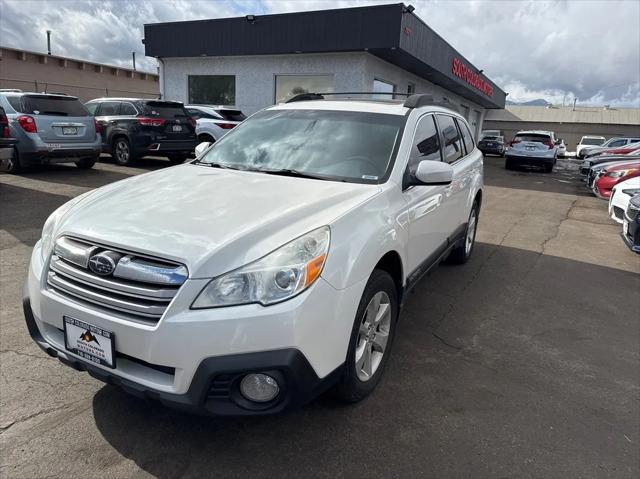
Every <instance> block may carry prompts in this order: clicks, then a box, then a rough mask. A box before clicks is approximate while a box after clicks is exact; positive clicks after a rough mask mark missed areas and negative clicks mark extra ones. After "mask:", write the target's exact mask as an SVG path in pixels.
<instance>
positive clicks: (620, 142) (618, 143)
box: [609, 140, 627, 148]
mask: <svg viewBox="0 0 640 479" xmlns="http://www.w3.org/2000/svg"><path fill="white" fill-rule="evenodd" d="M626 144H627V140H616V141H612V142H611V143H610V144H609V148H611V147H617V146H624V145H626Z"/></svg>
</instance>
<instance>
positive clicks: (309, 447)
mask: <svg viewBox="0 0 640 479" xmlns="http://www.w3.org/2000/svg"><path fill="white" fill-rule="evenodd" d="M502 164H503V161H502V160H500V159H499V158H493V157H489V158H487V160H486V163H485V174H486V178H485V182H486V187H485V195H484V198H485V199H484V204H483V210H482V213H481V216H480V227H479V233H478V241H479V243H478V244H477V245H476V250H475V253H474V257H473V258H472V260H471V261H470V262H469V263H468V264H466V265H465V266H462V267H455V266H444V265H443V266H441V267H439V268H437V269H436V270H435V271H434V272H433V273H432V274H431V275H430V276H428V277H426V278H424V279H423V280H422V282H421V284H420V285H419V286H418V287H417V288H416V289H415V290H414V292H413V294H412V295H411V297H410V298H409V301H408V303H407V304H406V308H405V310H404V312H403V313H402V316H401V322H400V324H399V329H398V335H397V338H396V343H395V345H394V351H393V355H392V358H391V360H390V362H389V367H388V369H387V371H386V374H385V378H384V379H383V382H382V383H381V385H380V387H379V388H378V390H377V391H376V392H375V393H374V394H373V395H372V396H371V397H369V398H368V399H367V400H365V401H364V402H362V403H360V404H357V405H353V406H344V405H341V404H339V403H337V402H336V401H335V400H334V399H333V398H332V397H331V396H330V395H326V396H323V397H321V398H319V399H318V400H316V401H315V402H313V403H312V404H310V405H308V406H307V407H305V408H304V409H302V410H299V411H296V412H293V413H290V414H288V415H285V416H278V417H266V418H252V419H226V420H221V419H216V418H202V417H193V416H186V415H183V414H179V413H175V412H172V411H170V410H166V409H164V408H163V407H161V406H159V405H156V404H151V403H145V402H142V401H140V400H138V399H135V398H133V397H130V396H128V395H126V394H125V393H123V392H121V391H120V390H119V389H117V388H115V387H112V386H106V385H104V384H102V383H99V382H97V381H96V380H94V379H92V378H90V377H89V376H88V375H87V374H86V373H78V372H76V371H73V370H71V369H69V368H67V367H64V366H63V365H61V364H60V363H59V362H58V361H57V360H55V359H52V358H49V357H48V356H46V355H45V354H44V353H43V352H41V351H40V349H38V348H37V347H36V346H35V344H33V343H32V342H31V339H30V338H29V335H28V333H27V329H26V326H25V323H24V320H23V315H22V310H21V301H20V299H21V288H22V284H23V282H24V279H25V277H26V271H27V264H28V260H29V255H30V251H31V248H32V247H33V245H34V244H35V242H36V241H37V239H38V238H39V236H40V231H41V228H42V225H43V223H44V220H45V219H46V217H47V216H48V214H49V213H50V212H51V211H53V210H54V209H55V208H56V207H57V206H59V205H61V204H62V203H64V202H65V201H67V200H68V199H69V198H71V197H73V196H75V195H78V194H80V193H82V192H84V191H87V190H89V189H91V188H95V187H98V186H101V185H103V184H106V183H110V182H113V181H116V180H118V179H121V178H125V177H127V176H129V175H133V174H139V173H143V172H145V171H148V170H151V169H155V168H161V167H165V166H169V163H168V162H166V161H163V160H154V159H145V160H143V161H142V162H141V164H140V165H138V167H136V168H121V167H117V166H116V165H114V164H113V163H110V162H103V163H100V164H98V165H96V167H95V169H93V170H89V171H82V170H78V169H76V168H75V167H72V166H71V167H69V166H57V167H50V168H47V169H44V170H41V171H33V172H29V173H27V174H24V175H22V176H10V175H1V176H0V201H1V206H0V215H1V216H0V221H1V225H0V237H1V251H0V255H1V257H0V288H1V292H2V294H1V301H2V308H1V309H2V311H1V317H0V326H1V329H0V333H1V334H0V373H1V377H0V381H1V382H0V448H1V450H0V477H3V478H14V477H16V478H40V477H60V478H70V477H101V478H102V477H104V478H123V477H160V478H174V477H175V478H178V477H180V478H182V477H185V478H199V477H225V478H226V477H265V478H275V477H285V476H286V477H332V478H333V477H349V478H360V477H369V478H371V477H382V478H390V477H438V478H448V477H474V478H483V477H536V478H541V477H545V478H560V477H639V476H640V465H639V464H640V447H639V444H640V401H639V400H640V321H639V319H640V307H639V306H640V256H637V255H634V254H633V253H631V252H630V251H629V250H628V249H627V248H626V247H625V246H624V244H623V243H622V241H621V240H620V238H619V236H618V234H619V231H620V226H619V225H617V224H615V223H613V222H612V221H610V220H609V219H608V217H607V214H606V203H605V202H603V201H600V200H598V199H596V198H595V197H593V196H591V195H590V193H588V192H587V191H586V190H585V189H584V187H583V186H582V184H581V183H580V181H579V179H578V175H577V171H576V167H575V164H574V163H572V162H571V161H561V162H560V163H559V165H558V168H557V170H556V171H555V172H554V173H553V174H551V175H548V174H544V173H537V172H528V171H505V170H504V169H503V168H502ZM176 201H179V198H176ZM131 207H132V208H135V205H131Z"/></svg>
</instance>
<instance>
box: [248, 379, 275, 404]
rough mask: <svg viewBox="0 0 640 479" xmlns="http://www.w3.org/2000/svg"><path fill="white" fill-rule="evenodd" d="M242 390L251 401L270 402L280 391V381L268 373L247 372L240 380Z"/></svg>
mask: <svg viewBox="0 0 640 479" xmlns="http://www.w3.org/2000/svg"><path fill="white" fill-rule="evenodd" d="M240 392H241V393H242V395H243V396H244V397H245V398H247V399H248V400H249V401H253V402H268V401H271V400H272V399H273V398H275V397H276V396H277V395H278V392H280V387H279V386H278V382H277V381H276V380H275V379H273V378H272V377H271V376H268V375H266V374H262V373H257V374H247V375H246V376H245V377H244V378H242V381H241V382H240Z"/></svg>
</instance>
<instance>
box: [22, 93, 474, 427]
mask: <svg viewBox="0 0 640 479" xmlns="http://www.w3.org/2000/svg"><path fill="white" fill-rule="evenodd" d="M293 100H294V101H291V100H290V101H289V102H288V103H286V104H282V105H277V106H273V107H270V108H267V109H265V110H262V111H260V112H258V113H256V114H255V115H253V116H252V117H251V118H249V119H248V120H246V121H245V122H244V123H242V124H241V125H239V126H238V127H236V128H235V129H234V130H233V131H231V132H230V133H229V134H227V135H226V136H225V137H224V138H222V139H221V140H220V141H218V142H217V143H216V144H215V145H213V146H212V147H210V148H208V149H207V150H206V151H205V152H204V153H202V154H201V155H200V156H199V157H198V158H197V159H196V160H195V161H191V162H190V163H187V164H184V165H179V166H175V167H171V168H167V169H163V170H159V171H155V172H152V173H148V174H145V175H140V176H136V177H133V178H129V179H126V180H123V181H119V182H117V183H113V184H110V185H107V186H104V187H102V188H99V189H97V190H94V191H91V192H89V193H86V194H84V195H81V196H79V197H77V198H75V199H73V200H71V201H69V202H68V203H66V204H65V205H63V206H62V207H60V208H59V209H58V210H56V211H55V212H54V213H53V214H52V215H51V216H50V217H49V219H48V220H47V221H46V223H45V225H44V228H43V231H42V238H41V240H40V241H39V242H38V243H37V244H36V246H35V248H34V249H33V254H32V257H31V264H30V267H29V277H28V280H27V284H26V286H25V292H24V300H23V302H24V311H25V316H26V321H27V326H28V329H29V332H30V334H31V336H32V337H33V339H34V340H35V341H36V343H37V344H38V345H39V346H40V347H41V348H42V349H43V350H45V351H46V352H47V353H48V354H50V355H51V356H54V357H57V358H58V359H59V360H60V361H62V362H63V363H64V364H66V365H68V366H71V367H73V368H75V369H77V370H83V371H87V372H88V373H89V374H91V375H92V376H94V377H96V378H98V379H100V380H103V381H105V382H108V383H111V384H115V385H119V386H121V387H122V388H124V389H125V390H126V391H129V392H131V393H133V394H136V395H138V396H141V397H145V398H149V399H156V400H159V401H161V402H162V403H164V404H167V405H170V406H173V407H176V408H180V409H185V410H190V411H194V412H205V413H211V414H220V415H241V414H267V413H275V412H279V411H282V410H284V409H288V408H291V407H294V406H299V405H301V404H304V403H305V402H307V401H309V400H311V399H312V398H314V397H316V396H317V395H319V394H320V393H321V392H323V391H325V390H326V389H328V388H329V387H333V388H334V389H335V390H336V391H337V392H338V393H339V395H340V396H341V397H343V398H344V399H346V400H348V401H358V400H360V399H362V398H364V397H365V396H367V395H368V394H369V393H370V392H371V391H372V390H373V389H374V388H375V386H376V384H377V383H378V382H379V380H380V377H381V375H382V373H383V370H384V367H385V364H386V362H387V360H388V359H389V354H390V351H391V346H392V343H393V337H394V334H395V330H396V323H397V319H398V314H399V310H400V305H401V304H402V301H403V298H404V297H405V296H406V294H407V291H408V290H410V289H411V287H412V286H413V285H415V284H416V282H417V281H418V279H419V278H420V277H421V276H422V275H423V274H425V273H426V272H428V271H429V269H430V268H432V267H433V266H435V265H437V264H438V263H439V262H440V261H441V260H443V259H446V258H448V259H449V260H450V261H452V262H455V263H464V262H465V261H466V260H467V259H468V258H469V256H470V255H471V252H472V249H473V244H474V240H475V232H476V226H477V222H478V214H479V212H480V204H481V200H482V183H483V170H482V168H483V166H482V165H483V159H482V154H481V152H480V151H479V150H478V149H477V148H476V147H475V144H474V141H473V138H472V135H471V131H470V130H469V126H468V124H467V122H466V120H465V119H464V118H463V117H462V116H460V115H458V114H457V113H455V112H454V111H453V110H452V109H450V108H447V107H446V106H442V105H441V104H436V103H435V102H433V99H432V98H431V97H430V96H427V95H412V96H410V97H408V98H407V99H406V101H404V102H402V101H395V100H389V101H384V100H381V101H371V100H369V101H367V100H353V99H351V100H328V99H325V98H323V97H322V96H321V95H317V94H316V95H306V96H302V97H294V99H293Z"/></svg>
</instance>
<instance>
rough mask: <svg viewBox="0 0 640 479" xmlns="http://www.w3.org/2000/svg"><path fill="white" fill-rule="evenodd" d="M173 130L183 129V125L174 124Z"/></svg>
mask: <svg viewBox="0 0 640 479" xmlns="http://www.w3.org/2000/svg"><path fill="white" fill-rule="evenodd" d="M173 131H182V126H181V125H173Z"/></svg>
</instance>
